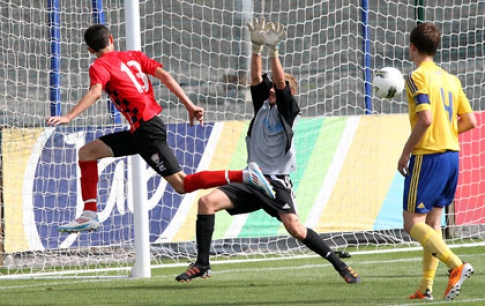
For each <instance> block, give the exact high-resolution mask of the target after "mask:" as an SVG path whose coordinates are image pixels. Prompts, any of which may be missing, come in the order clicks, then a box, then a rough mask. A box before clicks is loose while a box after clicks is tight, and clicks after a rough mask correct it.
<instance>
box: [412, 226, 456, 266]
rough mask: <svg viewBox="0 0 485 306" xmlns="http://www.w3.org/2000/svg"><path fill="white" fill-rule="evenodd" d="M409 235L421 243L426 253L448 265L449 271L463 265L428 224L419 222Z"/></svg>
mask: <svg viewBox="0 0 485 306" xmlns="http://www.w3.org/2000/svg"><path fill="white" fill-rule="evenodd" d="M409 234H410V235H411V237H412V238H413V239H414V240H416V241H419V243H420V244H421V245H422V246H423V249H424V252H428V253H431V254H433V255H434V256H436V257H437V258H438V259H439V260H440V261H442V262H443V263H444V264H446V266H447V267H448V268H449V269H454V268H456V267H458V266H460V265H461V264H462V263H463V262H462V261H461V260H460V259H459V258H458V256H456V255H455V253H453V252H452V251H451V250H450V248H448V246H447V245H446V244H445V242H444V241H443V239H442V238H441V236H440V235H438V233H436V232H435V231H434V230H433V228H431V227H430V226H429V225H427V224H426V223H424V222H418V223H416V224H414V225H413V227H412V228H411V230H410V233H409Z"/></svg>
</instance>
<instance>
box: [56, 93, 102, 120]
mask: <svg viewBox="0 0 485 306" xmlns="http://www.w3.org/2000/svg"><path fill="white" fill-rule="evenodd" d="M102 93H103V86H102V85H101V84H94V85H92V86H91V87H90V88H89V91H88V92H87V93H86V94H85V95H84V96H83V97H82V99H81V100H80V101H79V102H78V103H77V104H76V105H75V106H74V107H73V108H72V109H71V110H70V111H69V112H68V113H67V114H66V115H65V116H56V117H50V118H48V119H47V124H48V125H59V124H67V123H69V122H70V121H71V120H72V119H74V118H76V117H77V116H78V115H79V114H80V113H82V112H84V111H85V110H86V109H88V108H89V107H90V106H91V105H93V104H94V103H95V102H96V101H97V100H98V99H99V97H101V94H102Z"/></svg>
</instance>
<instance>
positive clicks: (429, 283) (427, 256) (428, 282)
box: [418, 230, 441, 293]
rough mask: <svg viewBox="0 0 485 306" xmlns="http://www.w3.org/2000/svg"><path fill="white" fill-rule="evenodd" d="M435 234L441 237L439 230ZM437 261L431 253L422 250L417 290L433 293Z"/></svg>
mask: <svg viewBox="0 0 485 306" xmlns="http://www.w3.org/2000/svg"><path fill="white" fill-rule="evenodd" d="M435 232H436V234H438V236H439V237H441V230H435ZM439 263H440V261H439V259H438V258H436V257H434V256H433V255H432V254H431V253H429V252H425V251H424V250H423V277H422V278H421V282H420V283H419V287H418V290H419V291H420V292H421V293H425V292H426V289H428V290H429V291H430V292H433V281H434V276H435V275H436V270H437V269H438V264H439Z"/></svg>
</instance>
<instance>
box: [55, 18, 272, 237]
mask: <svg viewBox="0 0 485 306" xmlns="http://www.w3.org/2000/svg"><path fill="white" fill-rule="evenodd" d="M84 40H85V41H86V44H87V45H88V51H89V52H90V53H92V54H95V55H96V57H97V59H96V60H95V61H94V62H93V63H92V65H91V66H90V67H89V77H90V79H91V83H90V87H89V91H88V92H87V93H86V94H85V95H84V96H83V97H82V99H81V100H80V101H79V102H78V103H77V105H75V106H74V107H73V108H72V109H71V110H70V111H69V112H68V113H67V114H66V115H65V116H57V117H51V118H48V119H47V124H49V125H54V126H55V125H59V124H67V123H69V122H70V121H71V120H72V119H74V118H75V117H76V116H78V115H79V114H81V113H82V112H83V111H85V110H86V109H87V108H88V107H89V106H91V105H92V104H93V103H95V102H96V101H97V100H98V98H99V97H100V96H101V94H102V91H103V90H105V91H106V92H107V93H108V94H109V95H110V97H111V101H112V102H113V104H114V105H115V106H116V107H117V108H118V110H119V111H120V112H121V113H122V114H123V115H124V116H125V118H126V119H127V121H128V122H129V123H130V128H131V129H130V130H129V131H122V132H116V133H113V134H108V135H104V136H101V137H100V138H99V139H96V140H94V141H91V142H89V143H87V144H86V145H84V146H83V147H82V148H81V149H80V150H79V168H80V169H81V194H82V199H83V201H84V208H83V209H84V210H83V213H82V215H81V216H80V217H78V218H77V219H75V220H74V221H72V222H70V223H67V224H64V225H62V226H60V227H59V228H58V229H57V230H58V231H60V232H80V231H91V230H97V229H98V227H99V220H98V217H97V200H96V197H97V184H98V166H97V161H98V160H99V159H102V158H105V157H120V156H129V155H134V154H139V155H140V156H141V157H142V158H143V159H144V160H145V161H146V162H147V163H148V165H150V167H152V168H153V169H154V170H155V171H156V172H157V173H159V174H160V175H161V176H162V177H163V178H164V179H165V180H166V181H167V182H168V183H169V184H170V185H171V186H172V187H173V188H174V189H175V190H176V191H177V192H178V193H180V194H183V193H187V192H192V191H194V190H197V189H205V188H212V187H216V186H220V185H223V184H227V183H229V182H244V183H248V184H252V185H253V186H255V187H256V188H260V190H261V192H262V193H263V194H266V195H267V196H270V197H274V194H273V190H272V189H271V186H270V185H269V183H268V182H267V181H266V179H265V178H264V176H263V174H262V173H261V171H260V169H259V166H258V165H256V164H254V163H253V164H250V165H249V167H248V169H246V170H239V171H202V172H198V173H195V174H188V175H187V174H185V173H184V172H183V171H182V170H181V168H180V165H179V163H178V160H177V157H176V156H175V154H174V153H173V150H172V149H171V148H170V147H169V145H168V144H167V135H166V134H167V133H166V129H165V124H164V123H163V121H162V119H161V118H160V117H159V116H158V115H159V114H160V113H161V111H162V107H161V106H160V105H159V104H158V103H157V101H156V100H155V96H154V94H153V87H152V84H151V82H150V79H149V78H148V75H152V76H155V77H156V78H158V79H159V80H160V81H161V82H162V83H163V84H164V85H165V86H166V87H167V88H168V89H169V90H170V91H171V92H172V93H173V94H175V95H176V96H177V97H178V98H179V99H180V101H181V102H182V103H183V105H184V106H185V108H186V109H187V112H188V115H189V120H190V125H191V126H192V125H193V124H194V119H196V120H198V121H199V122H200V123H201V124H202V123H203V116H204V110H203V109H202V108H200V107H197V106H195V105H194V103H193V102H192V101H191V100H190V99H189V98H188V97H187V95H186V94H185V92H184V91H183V90H182V88H181V87H180V86H179V84H178V83H177V82H176V81H175V80H174V79H173V78H172V76H171V75H170V74H169V73H168V72H167V71H165V70H164V69H163V66H162V64H160V63H158V62H157V61H155V60H153V59H150V58H148V57H147V56H146V55H145V54H144V53H143V52H141V51H119V52H118V51H115V50H114V45H113V36H112V35H111V34H110V32H109V30H108V28H107V27H106V26H104V25H102V24H96V25H93V26H91V27H89V28H88V29H87V30H86V32H85V33H84Z"/></svg>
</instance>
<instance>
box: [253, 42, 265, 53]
mask: <svg viewBox="0 0 485 306" xmlns="http://www.w3.org/2000/svg"><path fill="white" fill-rule="evenodd" d="M252 49H253V53H256V54H261V52H262V51H263V45H255V44H253V46H252Z"/></svg>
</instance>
